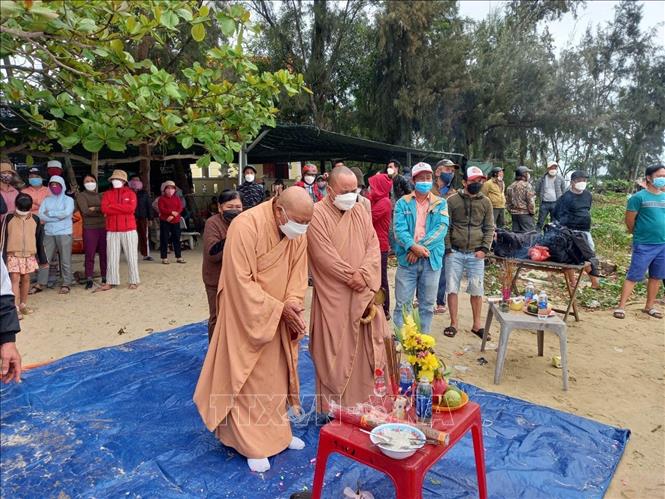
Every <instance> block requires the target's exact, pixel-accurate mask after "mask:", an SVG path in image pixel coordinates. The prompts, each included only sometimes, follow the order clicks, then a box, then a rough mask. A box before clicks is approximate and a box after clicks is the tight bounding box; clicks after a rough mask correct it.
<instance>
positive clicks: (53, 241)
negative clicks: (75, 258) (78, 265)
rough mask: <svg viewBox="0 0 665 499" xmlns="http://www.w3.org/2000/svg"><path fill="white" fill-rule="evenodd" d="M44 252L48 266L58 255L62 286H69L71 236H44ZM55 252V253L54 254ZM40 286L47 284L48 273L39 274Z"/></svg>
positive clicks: (70, 279) (70, 281) (70, 275)
mask: <svg viewBox="0 0 665 499" xmlns="http://www.w3.org/2000/svg"><path fill="white" fill-rule="evenodd" d="M44 252H45V253H46V258H47V259H48V262H49V264H50V263H51V262H53V261H54V260H55V256H56V254H57V253H59V254H60V268H61V269H62V285H63V286H71V285H72V281H73V277H72V235H71V234H67V235H63V236H44ZM56 252H57V253H56ZM37 282H38V283H39V284H40V285H41V286H46V285H47V284H48V272H45V273H41V272H40V273H39V274H38V281H37Z"/></svg>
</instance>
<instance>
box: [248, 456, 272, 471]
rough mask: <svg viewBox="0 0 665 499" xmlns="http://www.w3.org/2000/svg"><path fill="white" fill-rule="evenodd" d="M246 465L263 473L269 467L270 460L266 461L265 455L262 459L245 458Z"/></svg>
mask: <svg viewBox="0 0 665 499" xmlns="http://www.w3.org/2000/svg"><path fill="white" fill-rule="evenodd" d="M247 466H249V469H250V470H252V471H256V472H257V473H265V472H266V471H268V470H269V469H270V461H268V458H267V457H264V458H263V459H249V458H247Z"/></svg>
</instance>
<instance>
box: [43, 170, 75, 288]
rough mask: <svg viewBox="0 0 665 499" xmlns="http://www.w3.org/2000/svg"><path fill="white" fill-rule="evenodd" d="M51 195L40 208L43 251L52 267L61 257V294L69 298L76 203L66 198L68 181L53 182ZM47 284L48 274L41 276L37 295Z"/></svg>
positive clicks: (53, 180) (59, 179) (51, 179)
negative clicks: (58, 256) (67, 295)
mask: <svg viewBox="0 0 665 499" xmlns="http://www.w3.org/2000/svg"><path fill="white" fill-rule="evenodd" d="M48 186H49V190H50V191H51V195H50V196H48V197H47V198H46V199H44V201H43V202H42V204H41V206H40V207H39V218H40V219H41V221H42V222H43V223H44V234H45V236H44V251H45V252H46V257H47V258H48V261H49V263H55V261H56V255H57V254H59V255H60V268H61V269H62V281H63V282H62V287H61V288H60V294H67V293H69V291H70V288H71V285H72V242H73V238H72V232H73V227H72V215H73V214H74V200H73V199H72V198H70V197H69V196H67V195H65V181H64V179H63V178H62V177H60V176H57V175H56V176H53V177H51V178H50V180H49V183H48ZM47 284H48V273H46V272H45V273H42V272H40V273H39V279H38V281H37V284H36V286H35V290H36V291H35V292H37V291H39V290H42V289H43V288H44V287H46V285H47Z"/></svg>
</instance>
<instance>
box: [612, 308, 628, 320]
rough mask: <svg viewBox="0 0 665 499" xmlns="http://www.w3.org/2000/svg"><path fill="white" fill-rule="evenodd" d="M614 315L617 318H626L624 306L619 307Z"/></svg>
mask: <svg viewBox="0 0 665 499" xmlns="http://www.w3.org/2000/svg"><path fill="white" fill-rule="evenodd" d="M612 315H613V316H614V318H615V319H625V318H626V311H625V310H624V309H622V308H617V309H616V310H615V311H614V313H613V314H612Z"/></svg>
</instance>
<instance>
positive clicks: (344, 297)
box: [307, 166, 390, 412]
mask: <svg viewBox="0 0 665 499" xmlns="http://www.w3.org/2000/svg"><path fill="white" fill-rule="evenodd" d="M357 186H358V183H357V180H356V176H355V175H354V174H353V172H352V171H351V170H350V169H349V168H347V167H346V166H338V167H336V168H335V169H333V171H332V173H331V175H330V178H329V179H328V195H327V196H326V197H325V198H323V200H322V201H320V202H319V203H317V204H316V205H315V207H314V216H313V217H312V222H311V224H310V227H309V230H308V231H307V244H308V247H307V251H308V253H309V262H310V267H309V268H310V271H311V273H312V277H313V278H314V293H313V295H312V311H311V319H310V352H311V354H312V359H313V361H314V366H315V367H316V392H317V410H318V411H319V412H327V411H328V404H329V403H330V402H331V401H335V402H337V403H341V404H342V405H345V406H350V405H354V404H356V403H358V402H364V401H366V400H367V399H368V398H369V396H370V395H371V394H372V391H373V387H374V370H375V369H376V368H382V369H383V368H384V366H385V345H384V338H385V337H387V336H389V334H390V332H389V329H388V324H387V322H386V317H385V315H384V314H382V313H376V308H375V306H374V298H375V294H376V292H377V291H378V290H379V288H380V286H381V251H380V249H379V240H378V239H377V237H376V231H375V230H374V227H373V226H372V217H371V215H370V214H369V213H368V212H367V210H366V209H365V208H364V207H363V205H362V204H361V203H359V202H358V194H357V193H356V188H357ZM363 318H364V319H363ZM367 319H371V320H367Z"/></svg>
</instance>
